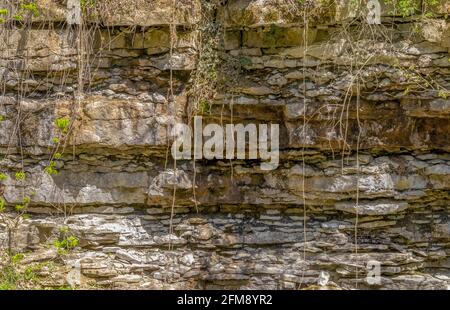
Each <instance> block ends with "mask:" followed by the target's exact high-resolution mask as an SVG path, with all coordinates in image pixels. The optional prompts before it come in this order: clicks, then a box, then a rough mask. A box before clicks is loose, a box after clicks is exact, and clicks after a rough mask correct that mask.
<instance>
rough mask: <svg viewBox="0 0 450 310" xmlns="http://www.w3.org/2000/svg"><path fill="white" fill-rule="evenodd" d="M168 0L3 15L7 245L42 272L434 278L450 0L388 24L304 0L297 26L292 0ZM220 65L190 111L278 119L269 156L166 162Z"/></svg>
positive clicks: (439, 252) (151, 285) (334, 281)
mask: <svg viewBox="0 0 450 310" xmlns="http://www.w3.org/2000/svg"><path fill="white" fill-rule="evenodd" d="M113 2H114V4H113ZM172 3H173V2H172V1H169V0H158V1H156V0H155V1H143V0H142V1H129V0H120V1H110V0H102V1H96V6H94V7H89V8H88V11H89V12H85V13H84V14H87V15H84V20H85V22H86V33H85V34H86V37H85V39H86V40H87V42H88V43H89V44H88V45H87V46H84V45H83V44H82V43H80V41H79V37H78V32H77V31H76V27H66V26H63V25H64V23H63V22H64V21H65V20H66V18H67V16H66V14H67V8H66V7H65V5H64V4H63V2H61V1H53V0H39V1H38V4H39V7H40V15H39V16H36V17H34V18H33V19H32V20H33V21H34V22H33V24H32V25H31V26H30V27H24V28H23V27H20V23H16V24H14V25H11V24H10V23H6V24H5V26H3V25H0V42H1V43H2V44H0V86H1V87H0V89H1V90H0V155H1V156H0V172H1V173H2V177H1V180H0V199H4V200H5V205H6V209H5V210H4V212H3V213H2V216H1V217H0V247H1V249H2V250H4V249H5V248H7V247H8V245H10V246H11V248H12V249H13V250H14V251H16V252H21V253H24V257H23V260H22V265H23V268H24V269H25V268H27V267H28V266H32V267H33V268H38V269H39V271H36V272H37V274H38V275H39V284H36V285H39V286H40V287H45V288H55V287H60V286H65V285H69V284H70V285H75V286H77V287H81V288H91V287H104V288H113V289H116V288H125V289H130V288H139V289H204V288H206V289H279V288H285V289H298V288H299V287H300V285H301V288H309V289H352V288H354V287H355V286H356V282H358V288H362V289H448V287H449V285H450V274H449V269H450V261H449V251H448V248H449V240H450V225H449V216H450V209H449V208H450V204H449V201H450V194H449V192H450V154H449V152H450V145H449V143H448V141H450V137H449V134H450V127H449V126H450V122H449V119H450V108H449V98H450V92H449V90H450V80H449V76H450V71H449V70H450V62H449V61H448V60H449V48H450V35H449V33H450V32H449V31H448V30H449V23H448V21H447V20H446V19H445V17H444V15H445V14H447V13H449V12H448V9H449V5H448V1H440V2H439V4H438V5H435V6H432V7H428V6H427V7H424V8H423V10H424V11H425V12H433V14H434V15H433V16H431V15H430V16H429V18H426V19H422V18H418V17H419V15H416V16H414V15H415V14H419V13H420V12H419V11H420V10H417V11H415V12H411V13H410V14H409V13H408V14H406V15H412V16H409V17H404V16H402V15H403V14H399V12H397V11H395V10H394V11H393V10H392V7H390V6H383V8H382V9H383V11H382V12H383V13H382V14H383V18H382V21H383V22H388V23H387V24H388V25H389V26H388V27H386V26H383V25H379V29H380V31H381V30H382V31H383V32H382V35H376V34H377V33H375V32H373V31H366V29H365V28H364V26H365V25H364V24H358V27H359V26H361V27H360V28H361V29H362V30H359V28H358V27H348V24H346V23H347V22H348V21H350V20H352V19H353V18H355V17H357V14H359V13H358V12H360V11H358V8H356V9H352V8H350V6H349V3H350V2H349V1H333V4H331V5H327V4H326V3H325V2H320V1H315V2H314V3H311V2H310V1H306V2H305V3H306V4H308V5H310V7H308V9H310V10H311V11H310V12H314V13H311V14H309V15H308V16H309V20H308V27H307V28H305V25H304V15H303V13H304V9H305V6H304V5H301V4H300V3H299V2H295V3H293V2H291V1H284V0H264V1H260V0H258V1H255V0H236V1H224V2H223V3H221V4H220V5H218V6H217V7H216V9H217V11H216V12H209V13H207V12H205V11H202V10H203V9H205V8H204V7H203V9H202V8H201V6H200V1H181V0H180V1H176V7H175V8H174V7H172ZM214 3H218V2H214ZM43 8H45V9H43ZM113 8H114V9H113ZM359 9H361V8H359ZM216 13H217V14H216ZM207 14H212V16H213V17H212V18H215V22H216V23H215V24H214V25H212V26H211V25H203V24H201V23H202V22H204V21H205V20H207V18H208V16H207ZM209 18H211V16H210V17H209ZM361 20H363V19H361ZM357 23H358V22H357V21H353V24H355V25H356V24H357ZM206 26H208V27H206ZM213 26H214V27H213ZM218 26H220V27H218ZM90 27H93V28H95V30H93V29H92V28H90ZM89 29H90V30H89ZM377 29H378V28H377ZM418 29H420V31H418ZM210 32H211V33H216V34H218V37H215V38H213V39H212V40H210V41H208V42H209V43H208V44H209V45H207V46H205V44H204V42H203V41H202V39H201V38H203V39H208V36H209V35H210V34H211V33H210ZM222 36H224V38H222ZM386 37H389V38H390V40H386V39H385V38H386ZM222 39H223V40H222ZM211 42H216V43H217V46H214V44H215V43H211ZM80 44H81V45H80ZM205 59H206V60H205ZM216 62H217V66H216V65H214V64H215V63H216ZM205 77H206V81H203V80H201V79H202V78H205ZM211 77H212V80H208V78H211ZM199 78H200V80H201V81H200V82H199ZM218 80H220V81H222V80H225V81H226V82H227V83H231V84H230V85H229V84H226V85H225V86H224V85H220V87H218V89H217V91H216V90H215V91H214V93H215V96H214V98H208V100H207V101H205V102H202V105H203V106H202V107H201V108H202V110H205V111H202V112H203V114H204V115H203V116H204V124H206V123H208V122H216V123H219V122H220V123H221V124H226V123H230V122H234V123H246V124H247V123H255V124H261V123H263V124H265V123H277V124H279V125H280V164H279V166H278V168H277V169H275V170H273V171H263V170H261V169H260V162H259V161H258V160H252V161H247V160H233V161H231V162H230V161H229V160H197V161H195V162H194V161H193V160H178V161H177V162H176V163H174V162H173V160H172V158H171V156H170V146H171V143H170V142H171V140H170V135H169V132H170V128H171V126H172V125H173V124H174V123H176V122H180V121H183V122H190V121H191V117H192V113H193V110H195V108H194V107H193V105H195V104H196V103H195V102H193V97H195V95H197V93H194V94H193V93H192V91H191V90H192V86H193V85H192V84H193V83H200V85H197V88H195V91H197V92H203V91H207V88H208V87H213V84H214V83H216V82H217V81H218ZM232 81H235V82H232ZM236 81H237V82H236ZM202 83H203V84H202ZM81 85H82V86H83V87H82V89H81ZM206 110H207V111H206ZM61 119H67V120H69V125H68V127H67V128H66V129H62V128H58V126H57V123H58V120H60V121H61ZM194 163H195V164H194ZM49 167H51V168H52V169H55V170H54V171H53V170H51V169H50V170H49ZM21 171H23V172H24V174H25V177H24V178H23V177H21V174H20V173H19V174H17V173H18V172H21ZM22 205H26V206H25V211H26V215H25V216H24V217H21V216H18V213H17V211H15V209H17V206H19V209H20V207H21V206H22ZM15 220H17V223H16V225H15V227H16V229H14V231H13V233H12V234H10V232H12V230H9V231H8V227H10V225H11V223H13V222H14V221H15ZM68 234H70V235H71V236H72V235H73V236H74V237H76V238H77V240H78V243H77V245H76V246H75V247H74V248H73V249H70V250H68V251H66V252H64V251H61V249H59V251H58V249H57V246H55V244H58V243H55V241H57V240H60V241H61V240H63V239H64V238H65V237H67V236H68ZM9 241H11V242H9ZM304 253H306V256H305V257H304ZM370 261H378V262H379V263H380V264H381V275H380V276H381V283H380V284H377V285H372V284H369V283H368V282H367V281H366V279H365V276H366V274H367V268H366V267H367V264H368V262H370ZM7 262H8V260H6V259H3V258H2V259H1V260H0V268H1V267H3V266H4V265H5V264H6V263H7ZM78 269H79V271H80V275H79V277H78V276H77V275H76V274H75V276H74V277H72V276H73V275H74V272H77V270H78ZM68 275H69V276H68ZM357 276H358V278H357ZM70 279H72V280H73V279H75V280H76V282H77V283H74V282H71V281H72V280H70ZM69 282H70V283H69Z"/></svg>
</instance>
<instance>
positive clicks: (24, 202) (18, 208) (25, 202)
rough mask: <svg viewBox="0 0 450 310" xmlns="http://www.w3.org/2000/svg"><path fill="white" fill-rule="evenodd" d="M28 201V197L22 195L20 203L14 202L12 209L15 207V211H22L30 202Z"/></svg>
mask: <svg viewBox="0 0 450 310" xmlns="http://www.w3.org/2000/svg"><path fill="white" fill-rule="evenodd" d="M30 202H31V199H30V197H24V198H23V199H22V203H21V204H16V205H15V206H14V209H15V210H16V211H17V212H22V211H24V210H25V208H26V207H28V205H29V204H30Z"/></svg>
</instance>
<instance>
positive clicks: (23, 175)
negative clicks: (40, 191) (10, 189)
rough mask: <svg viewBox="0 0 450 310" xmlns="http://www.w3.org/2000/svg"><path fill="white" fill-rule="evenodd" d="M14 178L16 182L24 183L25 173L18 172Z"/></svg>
mask: <svg viewBox="0 0 450 310" xmlns="http://www.w3.org/2000/svg"><path fill="white" fill-rule="evenodd" d="M15 177H16V180H17V181H24V180H25V178H26V175H25V172H23V171H18V172H16V174H15Z"/></svg>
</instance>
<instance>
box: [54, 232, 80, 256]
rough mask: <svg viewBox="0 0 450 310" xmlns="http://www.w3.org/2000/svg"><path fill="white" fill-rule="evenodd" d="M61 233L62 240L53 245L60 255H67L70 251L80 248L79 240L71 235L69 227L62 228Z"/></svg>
mask: <svg viewBox="0 0 450 310" xmlns="http://www.w3.org/2000/svg"><path fill="white" fill-rule="evenodd" d="M59 232H60V238H59V239H58V240H55V241H54V242H53V245H54V246H55V247H56V249H57V251H58V254H60V255H63V254H67V253H68V252H69V251H71V250H73V249H74V248H76V247H77V246H78V243H79V240H78V238H77V237H76V236H75V235H73V234H71V233H70V230H69V228H68V227H67V226H64V227H61V228H60V229H59Z"/></svg>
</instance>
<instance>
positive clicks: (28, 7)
mask: <svg viewBox="0 0 450 310" xmlns="http://www.w3.org/2000/svg"><path fill="white" fill-rule="evenodd" d="M20 10H21V11H22V12H25V13H30V14H32V15H33V16H34V17H38V16H39V9H38V6H37V4H36V3H35V2H34V1H30V2H28V3H21V4H20Z"/></svg>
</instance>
